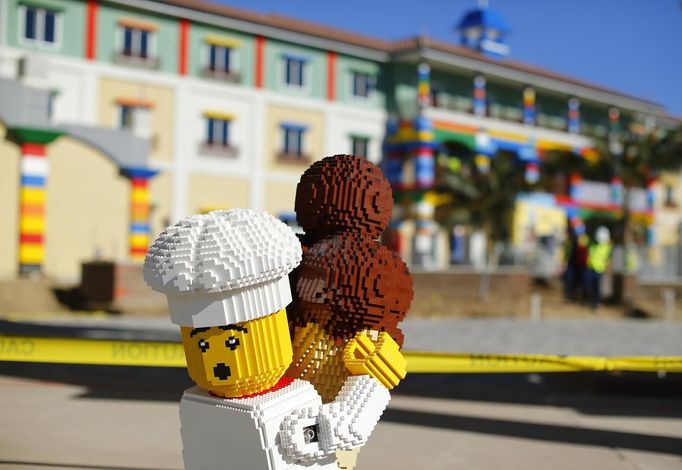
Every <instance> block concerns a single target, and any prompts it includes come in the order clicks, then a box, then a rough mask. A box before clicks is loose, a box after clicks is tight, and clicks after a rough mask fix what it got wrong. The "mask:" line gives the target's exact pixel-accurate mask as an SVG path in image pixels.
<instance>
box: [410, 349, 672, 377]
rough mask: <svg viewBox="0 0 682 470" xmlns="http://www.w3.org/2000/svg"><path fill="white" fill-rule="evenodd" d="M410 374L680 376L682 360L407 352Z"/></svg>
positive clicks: (666, 358)
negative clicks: (618, 373)
mask: <svg viewBox="0 0 682 470" xmlns="http://www.w3.org/2000/svg"><path fill="white" fill-rule="evenodd" d="M405 357H406V359H407V370H408V372H410V373H436V374H437V373H444V374H447V373H467V372H473V373H486V372H504V373H513V372H578V371H616V370H617V371H632V372H635V371H637V372H647V371H650V372H659V371H661V372H663V371H665V372H682V357H654V356H651V357H596V356H553V355H544V354H448V353H426V352H406V353H405Z"/></svg>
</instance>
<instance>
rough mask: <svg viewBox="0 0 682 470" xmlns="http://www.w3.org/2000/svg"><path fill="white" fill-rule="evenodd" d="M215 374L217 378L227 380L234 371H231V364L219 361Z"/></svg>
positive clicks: (214, 369) (214, 370)
mask: <svg viewBox="0 0 682 470" xmlns="http://www.w3.org/2000/svg"><path fill="white" fill-rule="evenodd" d="M213 375H215V376H216V378H218V379H220V380H227V379H228V378H229V377H230V375H232V373H231V372H230V366H227V365H225V364H224V363H222V362H219V363H218V364H216V365H215V367H214V368H213Z"/></svg>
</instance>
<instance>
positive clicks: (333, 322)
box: [296, 232, 413, 345]
mask: <svg viewBox="0 0 682 470" xmlns="http://www.w3.org/2000/svg"><path fill="white" fill-rule="evenodd" d="M412 295H413V294H412V277H411V276H410V273H409V271H408V269H407V266H406V265H405V263H403V261H402V260H401V259H400V258H399V257H398V256H397V255H396V254H395V253H393V252H392V251H390V250H389V249H388V248H386V247H385V246H383V245H380V244H379V243H377V242H376V241H375V240H373V239H372V238H371V237H370V236H368V235H366V234H362V233H353V232H345V233H341V234H338V235H335V236H332V237H328V238H324V239H322V240H320V241H318V242H317V243H315V244H314V245H313V246H311V247H310V248H309V249H308V250H307V252H306V254H305V256H304V257H303V262H302V263H301V265H300V267H299V270H298V278H297V283H296V296H297V298H298V301H299V304H298V314H299V315H298V318H297V322H299V324H300V325H305V324H307V323H308V322H314V323H317V324H319V325H321V326H322V327H323V328H324V329H325V330H326V331H327V332H328V333H329V334H330V335H331V336H332V337H334V338H335V339H336V340H347V339H349V338H352V337H353V336H354V335H355V334H356V333H357V332H359V331H363V330H367V329H369V330H377V331H386V332H387V333H389V334H390V335H391V336H392V337H393V339H395V341H396V342H397V343H398V344H399V345H402V343H403V333H402V331H401V330H400V328H398V323H399V322H400V321H401V320H402V319H403V318H404V317H405V314H406V313H407V310H408V308H409V306H410V303H411V301H412Z"/></svg>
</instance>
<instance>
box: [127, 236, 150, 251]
mask: <svg viewBox="0 0 682 470" xmlns="http://www.w3.org/2000/svg"><path fill="white" fill-rule="evenodd" d="M128 243H129V245H130V246H132V247H136V248H147V247H148V246H149V235H142V234H139V233H138V234H131V235H130V236H128Z"/></svg>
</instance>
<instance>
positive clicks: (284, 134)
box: [281, 125, 308, 159]
mask: <svg viewBox="0 0 682 470" xmlns="http://www.w3.org/2000/svg"><path fill="white" fill-rule="evenodd" d="M281 129H282V134H281V135H282V140H281V142H282V151H281V152H282V153H283V154H285V155H298V156H299V157H300V158H301V159H303V158H304V157H305V155H306V153H305V141H306V132H307V130H308V129H306V128H305V127H298V128H297V127H295V126H285V125H283V126H282V127H281ZM294 130H295V131H297V132H299V133H300V142H301V145H300V148H299V149H298V152H288V151H287V150H288V149H287V148H286V145H285V144H286V142H287V140H289V142H290V143H291V139H287V133H288V132H289V131H294ZM297 140H298V139H297Z"/></svg>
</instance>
